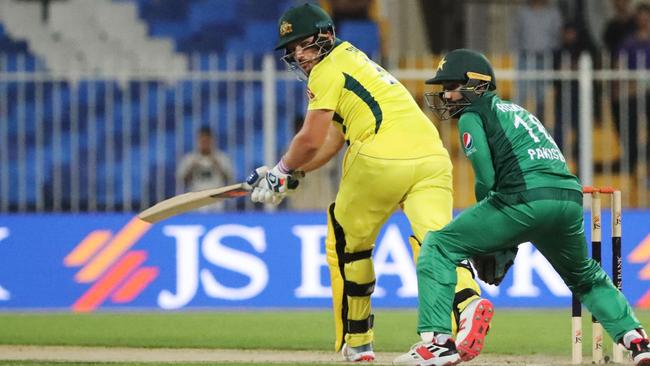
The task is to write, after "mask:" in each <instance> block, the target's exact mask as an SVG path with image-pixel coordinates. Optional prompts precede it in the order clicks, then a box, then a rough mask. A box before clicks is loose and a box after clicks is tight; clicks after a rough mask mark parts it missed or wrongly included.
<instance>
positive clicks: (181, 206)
mask: <svg viewBox="0 0 650 366" xmlns="http://www.w3.org/2000/svg"><path fill="white" fill-rule="evenodd" d="M249 187H250V186H249V185H247V184H246V183H238V184H233V185H230V186H225V187H220V188H212V189H206V190H203V191H197V192H187V193H183V194H179V195H178V196H174V197H171V198H168V199H166V200H164V201H160V202H158V203H156V204H155V205H153V206H151V207H149V208H148V209H146V210H144V211H142V212H140V213H139V214H138V218H140V219H141V220H143V221H146V222H148V223H151V224H155V223H157V222H159V221H162V220H164V219H166V218H169V217H171V216H174V215H178V214H181V213H184V212H188V211H192V210H195V209H197V208H199V207H203V206H206V205H209V204H211V203H215V202H220V201H222V200H224V199H228V198H234V197H241V196H245V195H247V194H248V193H250V188H249Z"/></svg>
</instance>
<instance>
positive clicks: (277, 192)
mask: <svg viewBox="0 0 650 366" xmlns="http://www.w3.org/2000/svg"><path fill="white" fill-rule="evenodd" d="M256 170H257V169H256ZM290 176H291V174H290V172H289V171H287V170H285V169H283V164H282V162H280V163H278V165H276V166H274V167H273V169H271V170H270V171H268V172H267V173H266V174H265V175H264V176H262V177H261V179H259V181H258V182H257V184H256V185H255V186H254V188H253V193H252V194H251V201H253V202H260V203H270V204H273V205H277V204H279V203H280V202H282V200H283V199H284V197H285V196H286V193H287V190H288V188H289V187H288V185H289V178H290Z"/></svg>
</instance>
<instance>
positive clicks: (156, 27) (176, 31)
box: [149, 20, 192, 40]
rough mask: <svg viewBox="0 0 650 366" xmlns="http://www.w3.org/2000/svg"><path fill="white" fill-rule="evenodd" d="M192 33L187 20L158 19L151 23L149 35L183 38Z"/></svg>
mask: <svg viewBox="0 0 650 366" xmlns="http://www.w3.org/2000/svg"><path fill="white" fill-rule="evenodd" d="M190 34H192V30H191V29H190V28H189V27H188V26H187V22H185V21H168V20H158V21H154V22H152V23H150V24H149V35H150V36H152V37H169V38H173V39H174V40H176V39H182V38H185V37H188V36H189V35H190Z"/></svg>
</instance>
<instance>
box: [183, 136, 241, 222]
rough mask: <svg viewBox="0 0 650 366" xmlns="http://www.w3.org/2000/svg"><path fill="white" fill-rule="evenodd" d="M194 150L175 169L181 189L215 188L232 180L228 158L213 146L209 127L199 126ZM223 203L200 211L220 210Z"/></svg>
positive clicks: (231, 170)
mask: <svg viewBox="0 0 650 366" xmlns="http://www.w3.org/2000/svg"><path fill="white" fill-rule="evenodd" d="M196 144H197V146H196V151H194V152H191V153H188V154H186V155H185V156H184V157H183V159H182V160H181V162H180V165H179V166H178V169H177V170H176V178H177V181H178V182H180V183H181V190H182V191H200V190H204V189H209V188H217V187H222V186H225V185H227V184H228V183H229V182H232V179H233V169H232V163H231V162H230V159H229V158H228V157H227V156H226V155H225V154H224V153H223V152H221V151H219V150H218V148H217V147H216V146H215V145H216V144H215V141H214V138H213V135H212V130H211V129H210V127H207V126H204V127H201V128H200V129H199V131H198V134H197V141H196ZM223 206H224V205H223V203H218V204H215V205H210V206H206V207H204V208H202V209H201V211H208V212H209V211H221V210H223Z"/></svg>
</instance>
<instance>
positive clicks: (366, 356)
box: [341, 343, 375, 362]
mask: <svg viewBox="0 0 650 366" xmlns="http://www.w3.org/2000/svg"><path fill="white" fill-rule="evenodd" d="M341 354H342V355H343V357H345V360H346V361H350V362H372V361H374V360H375V352H374V351H373V350H372V343H368V344H364V345H363V346H359V347H349V346H348V344H347V343H345V344H344V345H343V348H342V349H341Z"/></svg>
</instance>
